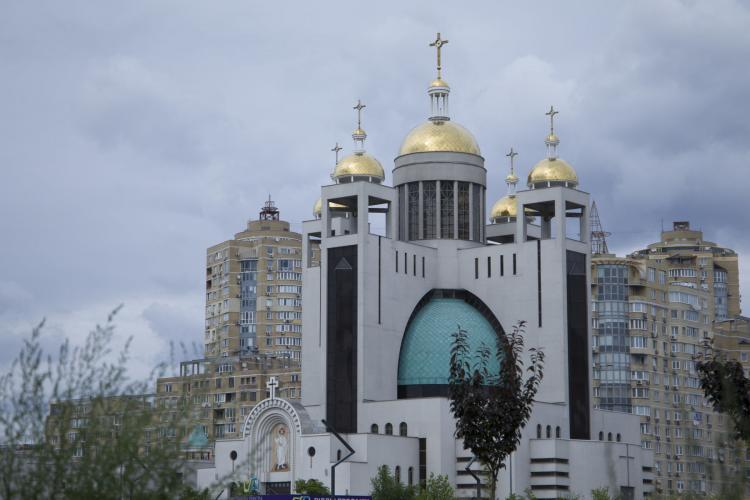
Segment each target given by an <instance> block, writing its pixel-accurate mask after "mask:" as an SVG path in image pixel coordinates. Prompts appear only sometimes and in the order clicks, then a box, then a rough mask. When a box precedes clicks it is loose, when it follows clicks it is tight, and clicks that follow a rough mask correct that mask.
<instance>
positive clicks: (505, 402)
mask: <svg viewBox="0 0 750 500" xmlns="http://www.w3.org/2000/svg"><path fill="white" fill-rule="evenodd" d="M525 325H526V323H525V322H524V321H520V322H518V323H517V324H516V325H514V326H513V331H512V332H511V333H510V335H498V336H497V339H496V345H495V349H494V351H495V352H494V354H493V353H492V352H491V350H490V348H489V347H488V346H486V345H482V347H481V348H480V349H479V352H478V354H477V355H473V354H472V353H470V352H469V351H470V348H469V341H468V333H467V332H466V331H465V330H463V329H461V327H460V326H459V327H458V331H457V332H456V333H454V334H453V345H452V347H451V359H450V364H451V366H450V382H449V387H450V399H451V411H452V412H453V416H454V417H455V418H456V437H458V438H461V439H463V441H464V447H466V448H467V449H469V450H471V451H472V453H473V454H474V456H475V457H477V459H478V460H479V461H480V462H481V463H482V464H483V466H484V467H485V468H486V470H487V472H488V475H489V481H490V484H489V486H490V495H491V496H490V498H492V499H493V500H494V498H496V492H497V476H498V474H499V472H500V469H502V468H504V467H505V459H506V458H507V457H508V456H509V455H510V454H511V453H512V452H513V451H514V450H515V449H516V447H517V446H518V443H519V442H520V440H521V431H522V429H523V427H524V426H525V425H526V423H527V422H528V420H529V417H530V416H531V408H532V405H533V404H534V396H535V395H536V392H537V389H538V388H539V384H540V383H541V381H542V368H543V366H544V352H543V351H542V350H540V349H534V348H531V349H529V353H530V354H529V359H530V364H529V366H528V367H527V368H526V369H525V370H524V360H523V355H524V349H523V347H524V341H523V333H524V327H525ZM491 356H494V358H495V359H496V360H497V362H498V363H499V365H500V369H499V375H494V374H492V373H490V369H489V362H490V358H491Z"/></svg>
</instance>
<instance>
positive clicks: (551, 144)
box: [544, 106, 560, 160]
mask: <svg viewBox="0 0 750 500" xmlns="http://www.w3.org/2000/svg"><path fill="white" fill-rule="evenodd" d="M544 114H545V115H546V116H549V135H548V136H547V137H546V138H545V139H544V143H545V144H546V145H547V158H549V159H550V160H554V159H555V158H557V146H558V145H559V144H560V138H559V137H557V136H556V135H555V115H559V114H560V112H559V111H557V110H555V107H554V106H550V107H549V111H547V112H546V113H544Z"/></svg>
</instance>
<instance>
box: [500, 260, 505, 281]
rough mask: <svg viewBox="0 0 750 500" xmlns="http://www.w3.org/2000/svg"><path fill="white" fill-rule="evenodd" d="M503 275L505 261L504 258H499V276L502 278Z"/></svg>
mask: <svg viewBox="0 0 750 500" xmlns="http://www.w3.org/2000/svg"><path fill="white" fill-rule="evenodd" d="M504 274H505V259H504V256H503V255H501V256H500V276H503V275H504Z"/></svg>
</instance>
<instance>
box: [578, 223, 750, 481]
mask: <svg viewBox="0 0 750 500" xmlns="http://www.w3.org/2000/svg"><path fill="white" fill-rule="evenodd" d="M600 231H601V230H600ZM602 234H604V233H603V232H602ZM603 248H606V245H605V246H604V247H603ZM592 268H593V269H592V283H591V285H592V294H591V297H592V311H593V314H592V323H593V324H592V333H593V339H592V349H593V362H594V366H593V373H594V397H595V404H596V405H597V406H598V407H599V408H600V409H602V410H613V411H621V412H630V413H635V414H637V415H640V417H641V445H642V447H643V448H646V449H652V450H653V451H654V454H655V455H654V460H655V469H656V470H655V472H656V475H655V480H656V485H655V486H656V488H655V489H656V491H657V492H659V491H661V492H665V493H680V492H683V491H694V492H716V491H719V489H720V488H721V487H722V485H723V484H725V483H726V482H727V481H731V480H732V479H731V475H732V474H734V473H735V472H736V470H735V467H736V466H737V464H734V463H732V462H733V461H734V458H732V457H734V456H735V453H736V451H737V450H735V449H734V447H733V446H732V441H733V440H732V429H731V428H730V426H729V425H730V422H729V421H728V418H725V417H724V416H723V415H721V414H718V413H715V412H714V411H713V410H712V407H711V405H710V403H709V402H708V401H707V400H706V398H705V397H704V395H703V390H702V389H701V385H700V378H699V375H698V372H697V370H696V364H697V363H699V362H700V361H701V360H702V359H704V356H707V355H711V354H713V353H714V349H715V348H716V347H717V346H715V345H714V343H715V342H716V343H721V342H719V341H718V339H719V338H720V335H719V332H720V330H721V328H724V327H721V326H720V325H724V324H725V323H726V320H727V319H728V318H734V317H736V316H738V315H739V313H740V300H739V299H740V294H739V272H738V265H737V254H736V253H735V252H734V251H732V250H730V249H727V248H723V247H721V246H719V245H717V244H716V243H712V242H709V241H705V240H704V239H703V233H702V232H701V231H697V230H694V229H691V228H690V225H689V223H687V222H675V223H674V226H673V229H672V230H671V231H663V232H662V234H661V240H660V241H659V242H656V243H653V244H651V245H648V247H647V248H645V249H642V250H638V251H636V252H633V253H631V254H630V255H628V256H627V257H616V256H615V255H613V254H602V253H598V254H597V253H596V250H595V254H594V255H593V258H592ZM722 342H723V341H722ZM723 343H726V342H723ZM745 356H747V354H745ZM600 438H602V439H604V436H600Z"/></svg>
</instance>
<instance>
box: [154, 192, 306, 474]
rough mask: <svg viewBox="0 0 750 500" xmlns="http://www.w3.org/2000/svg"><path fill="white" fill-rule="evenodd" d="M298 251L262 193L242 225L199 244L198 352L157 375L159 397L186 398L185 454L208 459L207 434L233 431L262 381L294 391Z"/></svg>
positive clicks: (260, 394)
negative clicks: (226, 236) (175, 370)
mask: <svg viewBox="0 0 750 500" xmlns="http://www.w3.org/2000/svg"><path fill="white" fill-rule="evenodd" d="M301 251H302V242H301V235H300V234H299V233H295V232H293V231H291V230H290V226H289V222H286V221H283V220H281V219H280V215H279V210H278V209H277V208H276V206H275V205H274V203H273V201H271V200H270V198H269V200H268V201H267V202H266V203H265V205H264V206H263V208H262V209H261V211H260V214H259V217H258V219H257V220H251V221H249V222H248V224H247V227H246V228H245V230H243V231H241V232H239V233H237V234H236V235H235V236H234V238H233V239H230V240H227V241H224V242H221V243H218V244H216V245H213V246H211V247H210V248H208V249H207V251H206V261H205V277H206V289H205V293H206V309H205V328H204V332H203V347H204V357H203V358H202V359H196V360H189V361H184V362H182V363H180V372H179V375H178V376H176V377H167V378H160V379H159V380H158V382H157V395H158V399H159V402H160V404H163V405H169V404H176V402H177V401H179V400H180V398H181V397H184V398H185V400H187V401H190V404H191V407H192V410H191V413H190V419H189V422H188V423H187V424H186V425H185V428H184V429H183V431H182V432H184V434H183V435H184V436H187V439H186V450H187V453H188V456H189V457H194V459H196V460H203V461H210V460H212V456H211V451H212V448H213V440H214V439H216V438H231V437H237V436H241V435H242V429H241V422H242V421H243V420H244V416H245V415H247V414H248V413H249V412H250V410H251V409H252V408H253V406H255V404H256V402H258V401H261V400H263V399H265V398H266V397H267V394H268V393H269V384H272V385H274V387H275V390H276V394H279V395H280V396H283V397H284V398H287V399H290V400H296V399H299V398H300V397H301V384H300V353H301V345H302V342H301V337H302V335H301V333H302V298H301V297H302V295H301V294H302V274H301V272H302V271H301V265H302V260H301V258H302V257H301Z"/></svg>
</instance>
